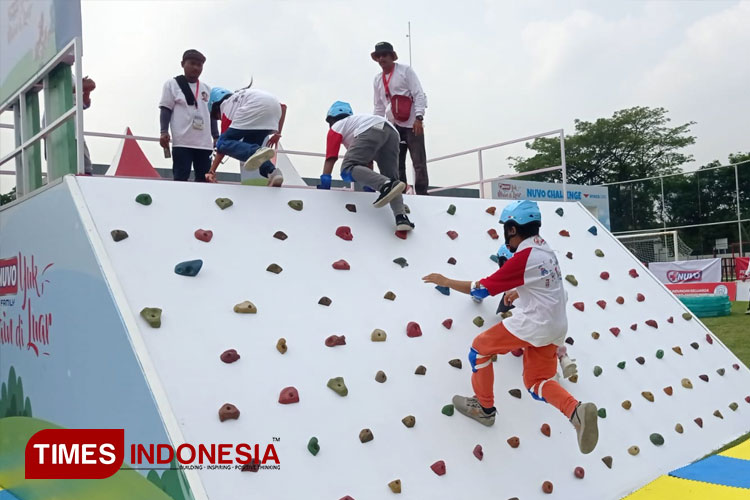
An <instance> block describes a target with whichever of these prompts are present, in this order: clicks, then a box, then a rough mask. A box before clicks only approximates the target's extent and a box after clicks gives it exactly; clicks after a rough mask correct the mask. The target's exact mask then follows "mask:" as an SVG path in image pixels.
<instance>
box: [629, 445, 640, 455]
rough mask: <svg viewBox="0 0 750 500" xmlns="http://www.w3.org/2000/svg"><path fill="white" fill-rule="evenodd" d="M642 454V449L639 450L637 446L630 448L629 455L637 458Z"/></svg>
mask: <svg viewBox="0 0 750 500" xmlns="http://www.w3.org/2000/svg"><path fill="white" fill-rule="evenodd" d="M640 452H641V449H640V448H638V447H637V446H631V447H630V448H628V453H630V454H631V455H633V456H636V455H637V454H639V453H640Z"/></svg>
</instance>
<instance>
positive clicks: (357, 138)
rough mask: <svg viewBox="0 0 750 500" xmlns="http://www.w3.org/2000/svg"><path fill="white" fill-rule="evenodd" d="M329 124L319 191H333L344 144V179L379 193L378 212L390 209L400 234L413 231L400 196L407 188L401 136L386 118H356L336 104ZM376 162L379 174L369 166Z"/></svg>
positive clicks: (374, 204) (368, 116)
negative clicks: (400, 156)
mask: <svg viewBox="0 0 750 500" xmlns="http://www.w3.org/2000/svg"><path fill="white" fill-rule="evenodd" d="M326 122H327V123H328V125H329V127H330V129H329V130H328V138H327V141H326V159H325V163H324V164H323V175H321V176H320V185H319V186H318V188H319V189H331V172H333V167H334V165H335V164H336V160H338V156H339V150H340V149H341V145H342V144H343V145H344V147H345V148H346V154H345V155H344V161H343V163H342V165H341V178H342V179H344V180H345V181H348V182H355V181H356V182H360V183H362V184H364V185H365V186H370V187H371V188H374V189H375V190H376V191H377V192H378V197H377V198H376V199H375V201H374V202H373V206H374V207H375V208H380V207H384V206H385V205H387V204H389V203H390V205H391V210H392V211H393V215H394V216H395V217H396V230H397V231H411V230H412V229H414V224H412V222H411V221H410V220H409V217H407V216H406V209H405V208H404V200H403V197H402V195H401V193H402V192H403V190H404V188H405V187H406V184H404V183H403V182H401V181H399V180H398V152H399V140H400V139H399V135H398V132H397V131H396V129H395V128H394V127H393V125H391V124H390V123H389V122H388V121H387V120H386V119H385V118H383V117H381V116H375V115H355V114H354V112H353V111H352V107H351V106H350V105H349V103H346V102H342V101H336V102H334V103H333V105H332V106H331V108H330V109H329V110H328V113H327V115H326ZM373 161H376V162H377V164H378V169H379V170H380V173H379V174H378V173H377V172H375V171H373V170H372V169H370V168H368V167H367V165H368V164H370V163H371V162H373Z"/></svg>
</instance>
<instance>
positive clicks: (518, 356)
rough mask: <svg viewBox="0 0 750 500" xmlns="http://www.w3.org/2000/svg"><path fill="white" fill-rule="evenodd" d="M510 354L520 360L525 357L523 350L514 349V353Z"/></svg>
mask: <svg viewBox="0 0 750 500" xmlns="http://www.w3.org/2000/svg"><path fill="white" fill-rule="evenodd" d="M510 353H511V354H512V355H513V356H515V357H517V358H520V357H521V356H523V348H521V349H513V350H512V351H510Z"/></svg>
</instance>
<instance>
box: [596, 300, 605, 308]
mask: <svg viewBox="0 0 750 500" xmlns="http://www.w3.org/2000/svg"><path fill="white" fill-rule="evenodd" d="M596 305H598V306H599V307H601V308H602V309H604V308H605V307H607V301H606V300H597V301H596Z"/></svg>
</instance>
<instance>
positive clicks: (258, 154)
mask: <svg viewBox="0 0 750 500" xmlns="http://www.w3.org/2000/svg"><path fill="white" fill-rule="evenodd" d="M274 154H275V152H274V150H273V149H271V148H258V149H257V151H255V153H254V154H253V156H251V157H250V158H248V159H247V161H246V162H245V164H244V165H243V167H244V168H245V170H258V169H259V168H260V166H261V165H263V164H264V163H265V162H266V161H268V160H271V159H272V158H273V155H274Z"/></svg>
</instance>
